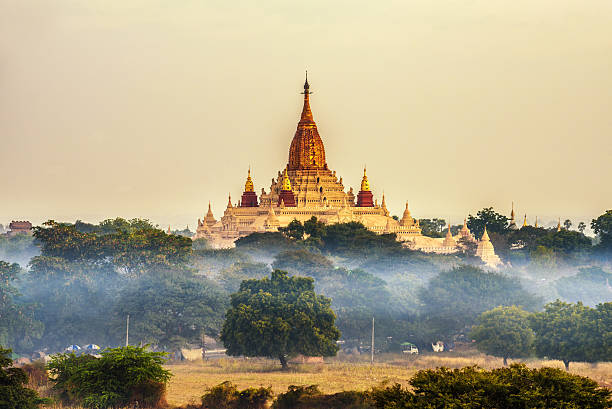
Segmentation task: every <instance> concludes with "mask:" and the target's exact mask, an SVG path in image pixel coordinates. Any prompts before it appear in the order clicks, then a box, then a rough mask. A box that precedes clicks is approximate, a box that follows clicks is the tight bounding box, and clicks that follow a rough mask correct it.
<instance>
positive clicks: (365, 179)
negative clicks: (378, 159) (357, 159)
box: [361, 166, 370, 192]
mask: <svg viewBox="0 0 612 409" xmlns="http://www.w3.org/2000/svg"><path fill="white" fill-rule="evenodd" d="M361 190H362V191H363V192H369V191H370V182H368V176H367V175H366V168H365V166H364V167H363V178H362V179H361Z"/></svg>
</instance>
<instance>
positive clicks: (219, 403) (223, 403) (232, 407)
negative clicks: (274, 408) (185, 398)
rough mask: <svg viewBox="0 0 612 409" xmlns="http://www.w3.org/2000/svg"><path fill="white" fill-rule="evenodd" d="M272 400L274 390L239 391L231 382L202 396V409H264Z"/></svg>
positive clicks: (209, 390) (248, 389)
mask: <svg viewBox="0 0 612 409" xmlns="http://www.w3.org/2000/svg"><path fill="white" fill-rule="evenodd" d="M270 399H272V388H271V387H268V388H264V387H263V386H262V387H259V388H247V389H244V390H241V391H239V390H238V388H237V387H236V385H234V384H233V383H231V382H228V381H226V382H223V383H220V384H219V385H215V386H213V387H212V388H210V389H208V390H207V391H206V393H205V394H204V395H203V396H202V406H201V407H202V409H243V408H249V409H264V408H267V407H268V406H267V404H268V401H270Z"/></svg>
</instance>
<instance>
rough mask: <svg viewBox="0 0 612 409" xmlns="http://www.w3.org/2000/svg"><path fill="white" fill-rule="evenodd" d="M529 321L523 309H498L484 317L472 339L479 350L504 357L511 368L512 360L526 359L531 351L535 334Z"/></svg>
mask: <svg viewBox="0 0 612 409" xmlns="http://www.w3.org/2000/svg"><path fill="white" fill-rule="evenodd" d="M528 318H529V313H528V312H527V311H525V310H523V309H522V308H520V307H516V306H510V307H497V308H494V309H492V310H490V311H485V312H483V313H482V314H481V315H480V317H479V318H478V325H477V326H475V327H474V328H472V332H471V333H470V337H471V338H472V339H474V340H476V348H478V350H479V351H481V352H484V353H486V354H489V355H494V356H500V357H502V358H503V359H504V365H505V366H507V365H508V358H524V357H526V356H529V354H530V352H531V349H532V347H533V339H534V335H533V330H532V329H531V328H530V327H529V319H528Z"/></svg>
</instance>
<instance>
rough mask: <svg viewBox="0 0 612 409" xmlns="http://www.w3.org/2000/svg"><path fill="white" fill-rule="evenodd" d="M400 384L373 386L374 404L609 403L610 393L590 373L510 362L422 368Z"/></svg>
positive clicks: (383, 407)
mask: <svg viewBox="0 0 612 409" xmlns="http://www.w3.org/2000/svg"><path fill="white" fill-rule="evenodd" d="M409 383H410V385H411V389H404V388H402V387H401V386H400V385H399V384H397V385H395V386H391V387H384V388H375V389H374V390H373V392H372V400H373V401H374V406H375V407H376V408H378V409H388V408H402V409H410V408H415V409H425V408H428V409H438V408H439V409H446V408H462V409H463V408H465V409H470V408H474V409H481V408H491V409H493V408H495V409H521V408H524V409H527V408H582V409H603V408H608V407H610V404H612V401H611V400H610V396H611V394H612V393H611V392H610V391H609V390H607V389H605V388H600V387H599V386H598V385H597V383H596V382H595V381H593V380H591V379H589V378H585V377H582V376H578V375H573V374H570V373H567V372H564V371H562V370H559V369H554V368H540V369H530V368H527V367H526V366H525V365H519V364H514V365H511V366H510V367H509V368H499V369H493V370H491V371H486V370H483V369H479V368H477V367H466V368H462V369H452V370H451V369H447V368H438V369H427V370H422V371H419V372H417V373H416V374H415V375H414V376H413V377H412V378H411V379H410V382H409Z"/></svg>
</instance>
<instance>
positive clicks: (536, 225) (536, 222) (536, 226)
mask: <svg viewBox="0 0 612 409" xmlns="http://www.w3.org/2000/svg"><path fill="white" fill-rule="evenodd" d="M534 227H535V228H536V229H537V228H538V216H536V221H535V225H534Z"/></svg>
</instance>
